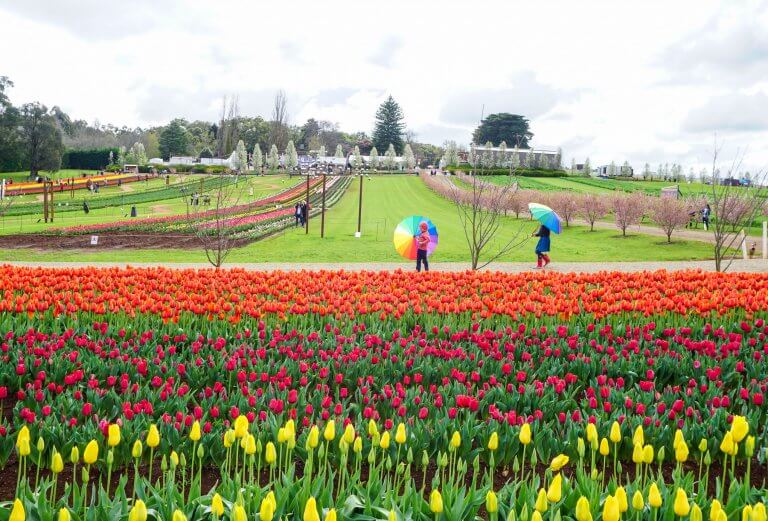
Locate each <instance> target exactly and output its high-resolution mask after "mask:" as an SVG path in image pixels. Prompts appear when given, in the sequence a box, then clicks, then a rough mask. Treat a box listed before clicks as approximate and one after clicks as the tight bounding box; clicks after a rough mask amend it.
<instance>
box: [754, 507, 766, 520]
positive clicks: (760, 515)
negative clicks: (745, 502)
mask: <svg viewBox="0 0 768 521" xmlns="http://www.w3.org/2000/svg"><path fill="white" fill-rule="evenodd" d="M752 521H766V513H765V504H764V503H756V504H755V506H753V507H752Z"/></svg>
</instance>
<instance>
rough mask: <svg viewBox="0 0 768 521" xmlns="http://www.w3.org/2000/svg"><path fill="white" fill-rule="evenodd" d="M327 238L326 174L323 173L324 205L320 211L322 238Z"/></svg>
mask: <svg viewBox="0 0 768 521" xmlns="http://www.w3.org/2000/svg"><path fill="white" fill-rule="evenodd" d="M324 237H325V172H323V203H322V208H321V210H320V238H321V239H322V238H324Z"/></svg>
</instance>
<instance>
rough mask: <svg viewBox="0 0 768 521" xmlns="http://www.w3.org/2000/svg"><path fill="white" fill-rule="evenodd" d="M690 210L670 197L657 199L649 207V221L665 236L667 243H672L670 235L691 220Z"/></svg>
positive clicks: (683, 203) (681, 202)
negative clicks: (662, 231)
mask: <svg viewBox="0 0 768 521" xmlns="http://www.w3.org/2000/svg"><path fill="white" fill-rule="evenodd" d="M689 212H690V209H689V207H688V205H687V204H686V203H685V202H684V201H680V200H678V199H673V198H671V197H657V198H656V199H654V200H653V203H652V204H651V207H650V217H651V220H652V221H653V222H654V223H656V224H657V225H658V226H659V228H661V229H662V230H664V233H665V234H667V242H668V243H671V242H672V233H673V232H674V231H675V230H677V229H678V228H682V227H683V226H685V225H686V224H688V222H689V221H690V220H691V216H690V215H689Z"/></svg>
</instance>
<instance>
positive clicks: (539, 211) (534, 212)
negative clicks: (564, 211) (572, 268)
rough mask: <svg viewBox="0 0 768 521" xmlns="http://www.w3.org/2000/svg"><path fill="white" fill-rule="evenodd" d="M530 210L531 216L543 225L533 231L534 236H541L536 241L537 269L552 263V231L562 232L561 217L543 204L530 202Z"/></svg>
mask: <svg viewBox="0 0 768 521" xmlns="http://www.w3.org/2000/svg"><path fill="white" fill-rule="evenodd" d="M528 210H529V211H530V212H531V217H533V218H534V219H536V220H537V221H539V222H540V223H541V227H540V228H539V230H538V231H537V232H535V233H533V235H532V237H538V238H539V240H538V242H537V243H536V269H543V268H545V267H547V265H548V264H549V263H550V259H549V249H550V240H549V235H550V232H555V233H560V221H561V219H560V216H559V215H557V214H556V213H555V211H554V210H553V209H552V208H550V207H548V206H544V205H543V204H538V203H528Z"/></svg>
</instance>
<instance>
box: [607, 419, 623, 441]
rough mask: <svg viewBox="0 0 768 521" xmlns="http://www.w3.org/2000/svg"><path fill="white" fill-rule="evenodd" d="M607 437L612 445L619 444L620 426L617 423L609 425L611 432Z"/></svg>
mask: <svg viewBox="0 0 768 521" xmlns="http://www.w3.org/2000/svg"><path fill="white" fill-rule="evenodd" d="M608 437H609V438H610V440H611V441H612V442H613V443H619V442H620V441H621V426H620V425H619V422H617V421H614V422H613V424H612V425H611V432H610V434H609V435H608Z"/></svg>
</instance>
